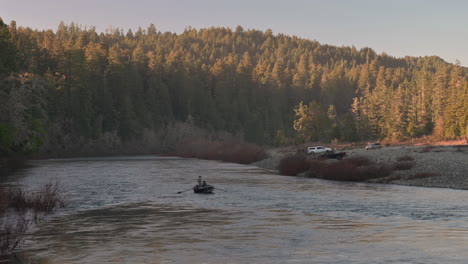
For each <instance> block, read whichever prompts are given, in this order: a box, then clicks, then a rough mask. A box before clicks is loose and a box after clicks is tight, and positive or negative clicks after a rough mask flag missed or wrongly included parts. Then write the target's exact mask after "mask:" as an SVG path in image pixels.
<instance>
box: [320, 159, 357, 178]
mask: <svg viewBox="0 0 468 264" xmlns="http://www.w3.org/2000/svg"><path fill="white" fill-rule="evenodd" d="M320 178H323V179H327V180H337V181H363V180H366V179H364V178H362V174H361V172H360V170H359V168H358V166H357V165H355V164H353V163H352V162H349V161H347V160H342V161H338V162H334V163H332V164H329V165H328V166H327V167H326V168H323V169H322V171H321V175H320Z"/></svg>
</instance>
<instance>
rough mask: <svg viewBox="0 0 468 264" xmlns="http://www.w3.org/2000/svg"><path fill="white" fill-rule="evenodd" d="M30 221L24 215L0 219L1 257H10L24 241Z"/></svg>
mask: <svg viewBox="0 0 468 264" xmlns="http://www.w3.org/2000/svg"><path fill="white" fill-rule="evenodd" d="M29 225H30V221H29V220H28V219H27V218H25V217H24V216H22V215H10V216H2V217H1V218H0V256H8V255H10V254H11V252H13V250H15V249H16V247H18V246H19V245H20V244H21V243H22V242H23V240H24V235H25V233H26V231H27V230H28V228H29Z"/></svg>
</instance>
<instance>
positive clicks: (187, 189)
mask: <svg viewBox="0 0 468 264" xmlns="http://www.w3.org/2000/svg"><path fill="white" fill-rule="evenodd" d="M190 190H192V188H190V189H187V190H185V191H180V192H177V193H183V192H186V191H190Z"/></svg>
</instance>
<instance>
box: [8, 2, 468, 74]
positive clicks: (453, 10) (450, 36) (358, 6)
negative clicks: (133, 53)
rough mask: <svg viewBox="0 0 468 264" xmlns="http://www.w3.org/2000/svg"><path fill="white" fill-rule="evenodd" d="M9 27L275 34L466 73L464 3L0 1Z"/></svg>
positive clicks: (467, 28) (467, 12)
mask: <svg viewBox="0 0 468 264" xmlns="http://www.w3.org/2000/svg"><path fill="white" fill-rule="evenodd" d="M0 17H1V18H3V20H4V22H5V23H6V24H9V23H10V21H11V20H15V21H16V23H17V25H18V26H23V27H31V28H33V29H40V30H41V29H52V30H54V31H55V30H56V29H57V26H58V25H59V23H60V22H61V21H63V22H64V23H66V24H69V23H71V22H74V23H76V24H79V25H82V26H83V27H84V26H88V27H89V26H95V27H96V30H97V31H99V32H102V31H105V30H106V29H107V28H109V26H112V27H114V28H115V27H118V28H122V29H123V30H124V32H127V30H128V29H132V30H133V31H135V29H137V28H138V27H142V28H143V29H145V28H147V27H148V26H149V25H150V24H154V25H155V26H156V28H157V29H158V30H159V31H162V32H165V31H171V32H175V33H181V32H183V31H184V29H185V28H186V27H187V26H191V27H193V28H196V29H199V28H206V27H212V26H215V27H218V26H221V27H230V28H235V27H236V26H238V25H240V26H242V27H243V28H244V29H246V30H247V29H258V30H263V31H264V30H266V29H271V30H272V31H273V33H274V34H278V33H282V34H286V35H295V36H298V37H301V38H306V39H311V40H317V41H318V42H320V43H322V44H329V45H336V46H355V47H356V48H358V49H359V48H363V47H370V48H372V49H374V50H375V51H376V52H377V53H382V52H385V53H387V54H388V55H391V56H395V57H404V56H434V55H435V56H439V57H441V58H442V59H444V60H446V61H447V62H451V63H455V62H456V61H457V60H458V61H459V62H460V63H461V65H463V66H468V52H467V51H468V50H467V49H468V1H465V0H229V1H228V0H132V1H128V0H14V1H12V0H0Z"/></svg>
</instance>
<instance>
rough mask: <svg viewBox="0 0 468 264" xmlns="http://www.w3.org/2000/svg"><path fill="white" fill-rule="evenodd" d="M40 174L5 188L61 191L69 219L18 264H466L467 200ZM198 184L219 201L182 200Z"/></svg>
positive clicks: (165, 171) (136, 170) (311, 186)
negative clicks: (52, 186)
mask: <svg viewBox="0 0 468 264" xmlns="http://www.w3.org/2000/svg"><path fill="white" fill-rule="evenodd" d="M33 165H34V166H33V167H31V168H27V169H24V170H21V171H19V172H17V173H16V174H15V175H13V176H12V177H9V178H8V179H7V180H6V182H5V184H18V185H22V186H27V187H28V188H31V189H32V188H36V187H39V186H41V185H43V184H45V183H47V182H49V181H51V180H58V181H59V182H60V184H61V185H62V187H63V189H64V190H65V193H66V197H67V198H66V200H67V207H66V208H63V209H59V210H58V211H57V212H56V213H54V214H52V215H50V216H48V217H46V218H45V219H44V221H42V222H40V223H39V224H38V225H37V226H35V227H34V228H33V229H32V230H31V232H30V235H28V238H27V240H26V242H25V244H24V245H23V246H22V247H21V248H20V249H19V250H18V252H17V256H18V260H19V263H31V264H45V263H47V264H52V263H53V264H55V263H60V264H62V263H71V264H72V263H224V264H228V263H425V264H427V263H467V262H468V251H467V250H466V247H467V245H468V204H467V201H468V192H467V191H461V190H450V189H436V188H418V187H407V186H397V185H377V184H366V183H348V182H333V181H325V180H318V179H306V178H299V177H285V176H279V175H275V174H274V173H271V172H269V171H266V170H263V169H260V168H257V167H253V166H245V165H238V164H231V163H223V162H217V161H205V160H196V159H179V158H160V157H153V156H140V157H117V158H93V159H63V160H42V161H34V162H33ZM198 175H202V176H203V177H204V179H206V180H207V182H208V183H210V184H213V185H214V186H215V188H218V189H216V190H215V194H212V195H204V194H194V193H193V191H190V190H189V191H185V190H188V189H190V188H191V187H192V186H193V185H194V184H195V183H196V179H197V178H198ZM179 191H185V192H183V193H180V194H177V192H179Z"/></svg>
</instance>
